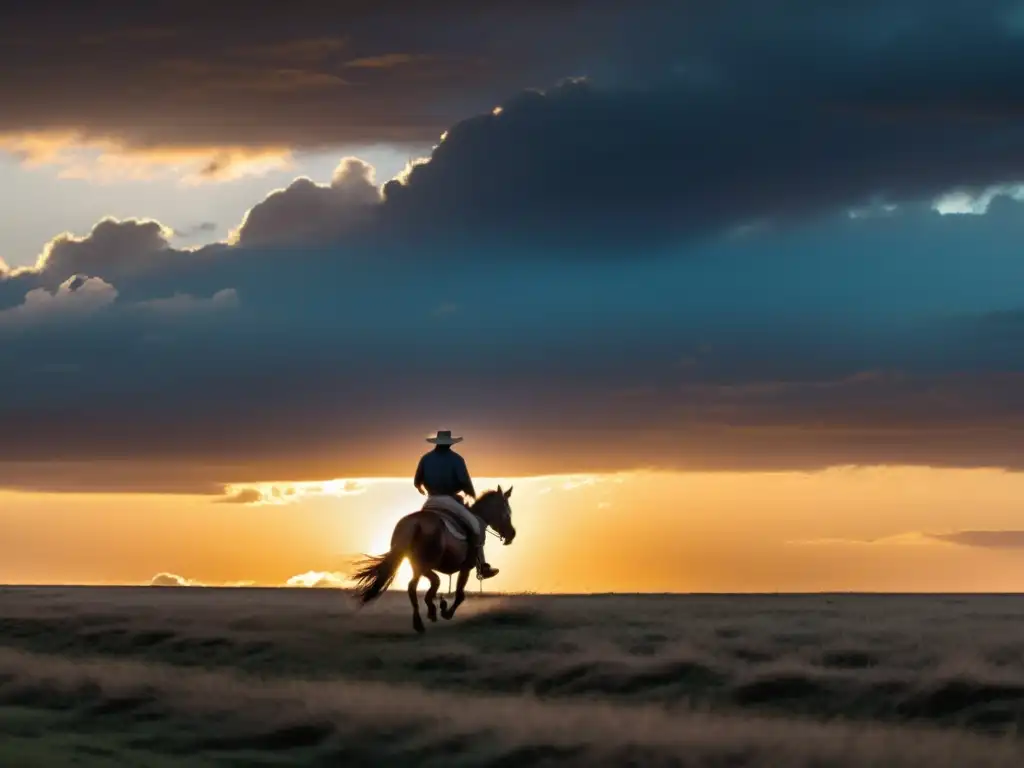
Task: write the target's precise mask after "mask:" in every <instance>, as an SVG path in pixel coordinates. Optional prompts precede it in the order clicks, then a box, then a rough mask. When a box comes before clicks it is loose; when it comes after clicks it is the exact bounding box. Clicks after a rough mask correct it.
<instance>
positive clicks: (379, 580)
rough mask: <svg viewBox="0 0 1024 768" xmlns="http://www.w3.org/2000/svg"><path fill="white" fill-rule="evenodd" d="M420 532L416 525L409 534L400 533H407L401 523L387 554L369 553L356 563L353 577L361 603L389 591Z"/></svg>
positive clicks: (392, 538) (357, 596)
mask: <svg viewBox="0 0 1024 768" xmlns="http://www.w3.org/2000/svg"><path fill="white" fill-rule="evenodd" d="M418 533H419V529H418V528H417V527H416V526H414V527H413V528H412V531H411V532H409V534H407V535H400V534H405V530H404V529H403V528H402V523H399V525H398V526H396V528H395V532H394V534H393V535H392V536H391V550H390V551H389V552H388V553H387V554H384V555H376V556H373V555H367V556H366V557H365V558H363V559H362V560H361V561H359V562H358V563H357V564H356V569H357V570H356V572H355V573H354V574H353V576H352V579H353V580H354V581H355V583H356V589H355V594H356V599H357V600H358V601H359V602H360V604H362V605H366V604H367V603H369V602H370V601H372V600H376V599H377V598H378V597H380V596H381V594H383V593H384V592H386V591H387V588H388V587H390V586H391V582H393V581H394V580H395V574H396V573H398V566H400V565H401V564H402V560H403V559H404V558H405V557H406V556H407V555H408V554H410V553H411V552H412V547H413V545H414V544H415V542H416V538H417V534H418Z"/></svg>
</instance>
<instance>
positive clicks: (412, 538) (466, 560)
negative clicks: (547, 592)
mask: <svg viewBox="0 0 1024 768" xmlns="http://www.w3.org/2000/svg"><path fill="white" fill-rule="evenodd" d="M427 442H428V443H433V444H434V449H433V450H432V451H429V452H427V453H426V454H424V455H423V456H422V457H421V458H420V462H419V465H418V466H417V467H416V473H415V475H414V476H413V485H414V486H415V487H416V490H418V491H419V492H420V493H421V494H423V495H424V496H426V497H427V499H426V501H425V502H424V504H423V507H422V508H421V509H420V510H419V511H417V512H412V513H410V514H408V515H406V516H405V517H403V518H402V519H401V520H399V521H398V522H397V523H396V524H395V529H394V531H393V532H392V534H391V549H390V550H389V551H388V552H387V553H386V554H383V555H378V556H370V557H367V558H365V559H364V560H363V561H362V562H360V563H359V564H358V565H357V568H358V570H357V571H356V573H355V575H354V579H355V582H356V598H357V599H358V600H359V602H360V603H361V604H363V605H365V604H366V603H369V602H370V601H372V600H375V599H377V598H378V597H379V596H380V595H381V594H382V593H383V592H384V591H386V590H387V588H388V587H390V586H391V582H392V581H394V579H395V574H396V573H397V572H398V566H399V565H401V563H402V560H403V559H408V561H409V565H410V566H411V567H412V579H411V580H410V581H409V587H408V590H409V602H410V603H412V626H413V629H415V630H416V631H417V632H424V631H425V627H424V625H423V619H422V618H421V617H420V607H419V599H418V597H417V595H416V587H417V586H418V585H419V582H420V578H421V577H423V576H426V577H427V580H428V581H429V582H430V588H429V589H428V590H427V593H426V595H425V596H424V601H425V602H426V604H427V618H428V619H430V620H431V621H437V607H436V606H435V605H434V598H435V597H436V596H437V590H438V588H439V587H440V586H441V578H440V577H439V576H438V575H437V572H440V573H444V574H448V575H451V574H453V573H458V574H459V576H458V579H457V581H456V585H455V600H454V602H453V603H452V604H451V606H450V607H449V605H448V603H447V601H446V600H445V599H444V598H443V597H442V598H441V600H440V602H441V616H442V617H443V618H445V619H451V618H452V617H453V616H454V615H455V611H456V609H457V608H458V607H459V605H461V604H462V601H463V600H465V599H466V582H468V581H469V574H470V572H471V571H472V570H473V568H476V569H477V578H478V579H481V580H482V579H489V578H491V577H493V576H495V575H496V574H497V573H498V569H497V568H492V567H491V566H490V564H489V563H488V562H487V559H486V558H485V556H484V538H485V537H486V534H487V529H488V528H491V529H493V530H494V531H495V532H496V533H497V534H498V536H499V537H500V538H501V539H502V541H503V543H504V544H505V545H506V546H507V545H509V544H511V543H512V541H513V539H515V537H516V529H515V527H514V526H513V525H512V507H511V506H510V505H509V501H508V500H509V498H511V496H512V487H511V486H510V487H509V489H508V490H507V491H503V490H502V489H501V486H500V485H499V486H498V489H497V490H496V491H487V492H486V493H484V494H483V495H481V496H480V497H479V498H477V497H476V490H475V489H474V487H473V481H472V479H471V478H470V476H469V470H468V469H467V467H466V461H465V459H463V458H462V456H460V455H459V454H458V453H456V452H455V451H454V450H452V446H453V445H455V444H456V443H460V442H462V438H461V437H452V433H451V432H450V431H448V430H444V431H439V432H438V433H437V434H436V435H435V436H433V437H428V438H427ZM462 494H465V495H466V496H468V497H469V498H473V499H476V500H475V502H474V503H473V505H472V506H470V505H469V504H467V503H466V501H465V500H464V498H463V497H462Z"/></svg>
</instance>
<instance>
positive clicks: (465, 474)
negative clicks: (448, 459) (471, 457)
mask: <svg viewBox="0 0 1024 768" xmlns="http://www.w3.org/2000/svg"><path fill="white" fill-rule="evenodd" d="M456 472H457V473H458V477H459V485H460V486H461V487H462V491H463V493H465V494H466V495H467V496H470V497H471V498H474V499H475V498H476V489H475V488H473V481H472V480H470V479H469V470H468V469H467V468H466V461H465V459H463V458H462V457H461V456H460V457H459V461H458V463H457V467H456Z"/></svg>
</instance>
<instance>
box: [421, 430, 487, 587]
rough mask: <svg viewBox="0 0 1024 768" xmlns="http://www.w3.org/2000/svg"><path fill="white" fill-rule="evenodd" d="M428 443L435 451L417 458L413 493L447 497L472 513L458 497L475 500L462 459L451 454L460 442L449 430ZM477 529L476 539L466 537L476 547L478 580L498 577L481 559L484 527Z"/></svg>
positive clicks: (474, 491) (482, 558) (474, 492)
mask: <svg viewBox="0 0 1024 768" xmlns="http://www.w3.org/2000/svg"><path fill="white" fill-rule="evenodd" d="M427 442H428V443H433V444H434V450H432V451H430V452H428V453H425V454H424V455H423V456H422V457H421V458H420V463H419V465H418V466H417V467H416V474H415V475H414V476H413V480H412V483H413V485H414V486H416V490H418V491H419V492H420V493H422V494H423V495H428V494H429V495H431V496H450V497H452V498H454V499H457V500H458V501H459V502H460V503H461V504H462V506H464V507H466V509H467V510H468V511H469V512H472V511H473V510H472V509H471V508H470V507H469V505H467V504H466V502H465V500H464V499H463V498H462V497H461V496H459V494H460V493H465V494H466V495H467V496H470V497H472V498H474V499H475V498H476V490H475V489H474V488H473V481H472V480H470V478H469V470H468V469H466V461H465V459H463V458H462V456H460V455H459V454H457V453H456V452H455V451H453V450H452V446H453V445H455V443H460V442H462V438H461V437H452V433H451V432H450V431H449V430H443V431H439V432H438V433H437V435H436V436H435V437H428V438H427ZM478 520H479V518H478ZM478 527H479V528H480V535H479V536H475V535H474V534H473V532H470V534H469V535H470V539H472V541H471V544H472V545H474V546H475V547H476V552H477V565H476V569H477V577H478V578H481V579H489V578H491V577H492V576H495V575H497V573H498V569H497V568H492V567H491V566H490V565H488V564H487V560H486V559H485V558H484V538H485V537H484V530H485V529H486V525H485V524H484V523H483V521H480V524H479V526H478Z"/></svg>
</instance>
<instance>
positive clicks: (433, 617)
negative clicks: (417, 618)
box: [427, 611, 437, 621]
mask: <svg viewBox="0 0 1024 768" xmlns="http://www.w3.org/2000/svg"><path fill="white" fill-rule="evenodd" d="M427 618H428V619H430V620H431V621H437V611H429V612H428V613H427Z"/></svg>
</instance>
